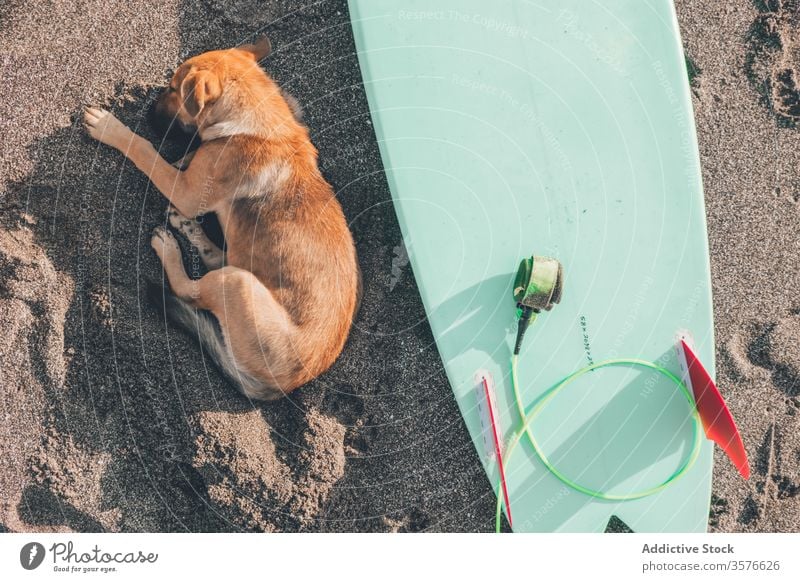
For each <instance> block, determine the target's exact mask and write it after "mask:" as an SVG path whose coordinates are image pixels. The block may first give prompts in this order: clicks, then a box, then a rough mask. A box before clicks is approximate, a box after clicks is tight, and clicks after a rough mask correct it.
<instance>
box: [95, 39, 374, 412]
mask: <svg viewBox="0 0 800 582" xmlns="http://www.w3.org/2000/svg"><path fill="white" fill-rule="evenodd" d="M269 51H270V45H269V41H268V40H267V39H266V38H262V39H260V40H259V41H258V42H257V43H255V44H252V45H246V46H242V47H238V48H234V49H230V50H222V51H212V52H207V53H204V54H201V55H199V56H196V57H193V58H191V59H189V60H187V61H186V62H185V63H183V64H182V65H181V66H180V67H179V68H178V69H177V71H176V72H175V74H174V76H173V77H172V80H171V81H170V85H169V89H167V90H166V91H165V93H164V94H163V95H162V96H161V98H160V99H159V101H158V103H157V104H156V111H157V112H158V113H160V114H161V115H163V116H166V117H168V118H170V119H173V120H175V121H177V122H178V123H179V124H180V125H181V126H183V127H184V128H186V129H189V128H196V130H197V131H198V133H199V135H200V138H201V142H202V143H201V145H200V147H199V149H198V150H197V151H196V152H195V153H194V154H193V157H192V158H191V159H190V160H184V162H183V167H184V169H183V170H179V169H177V168H175V167H173V166H172V165H170V164H169V163H167V162H166V161H165V160H164V159H163V158H161V156H160V155H159V154H158V152H157V151H156V150H155V148H154V147H153V146H152V145H151V144H150V143H148V142H147V141H145V140H144V139H143V138H141V137H140V136H138V135H136V134H134V133H133V132H132V131H131V130H130V129H128V128H127V127H126V126H124V125H123V124H122V123H121V122H119V121H118V120H117V119H116V118H115V117H114V116H113V115H112V114H111V113H109V112H107V111H104V110H102V109H98V108H87V109H86V111H85V114H84V124H85V126H86V128H87V130H88V131H89V133H90V134H91V136H92V137H94V138H95V139H97V140H99V141H101V142H103V143H105V144H108V145H110V146H112V147H115V148H117V149H118V150H120V151H121V152H122V153H123V154H125V155H126V156H127V157H128V158H129V159H130V160H131V161H132V162H133V163H134V164H135V165H136V166H137V167H138V168H139V169H140V170H141V171H142V172H144V173H145V174H147V176H148V177H149V178H150V180H151V181H152V182H153V184H154V185H155V186H156V188H158V190H160V191H161V193H162V194H163V195H164V196H166V198H167V199H168V200H169V201H170V203H171V208H170V209H169V221H170V223H171V225H172V226H173V227H174V228H175V229H177V230H178V231H180V232H181V233H182V234H184V235H185V236H187V237H188V238H189V240H190V241H191V242H192V244H194V245H195V246H196V247H197V249H198V252H199V253H200V257H201V258H202V259H203V261H204V262H205V264H206V266H207V267H208V268H209V272H208V273H207V274H206V275H205V276H203V277H202V278H200V279H198V280H192V279H190V278H189V277H187V275H186V272H185V271H184V268H183V262H182V258H181V251H180V247H179V246H178V243H177V240H176V239H175V238H174V237H173V235H172V234H171V232H170V231H169V230H167V229H165V228H161V227H159V228H157V229H156V230H155V231H154V234H153V238H152V241H151V244H152V247H153V249H154V250H155V251H156V253H157V254H158V256H159V258H160V259H161V262H162V263H163V266H164V270H165V272H166V274H167V278H168V280H169V284H170V287H171V290H172V292H173V293H174V297H169V296H168V297H167V298H166V301H165V304H166V306H167V308H168V310H169V311H170V312H171V315H172V316H173V317H174V318H175V319H177V320H178V321H180V322H182V323H183V325H184V326H186V327H188V328H190V329H191V330H192V331H195V332H197V333H199V334H200V337H201V340H202V342H203V344H204V346H205V347H206V348H207V349H208V351H209V353H210V354H211V355H212V356H213V358H214V359H215V360H216V361H217V364H218V365H219V367H220V368H221V369H222V370H223V372H225V373H226V374H227V375H228V376H229V377H230V378H232V379H233V380H234V381H235V382H236V383H237V384H238V385H239V387H240V388H241V390H242V391H243V392H244V393H245V394H247V395H248V396H250V397H252V398H260V399H267V400H271V399H275V398H278V397H281V396H283V395H285V394H287V393H289V392H291V391H292V390H294V389H295V388H297V387H298V386H300V385H302V384H304V383H306V382H308V381H309V380H311V379H313V378H315V377H316V376H318V375H319V374H321V373H322V372H324V371H325V370H326V369H327V368H328V367H330V365H331V364H332V363H333V362H334V360H335V359H336V358H337V357H338V356H339V354H340V352H341V351H342V348H343V347H344V344H345V341H346V339H347V336H348V333H349V330H350V327H351V324H352V321H353V318H354V316H355V312H356V310H357V308H358V302H359V295H360V274H359V269H358V262H357V259H356V252H355V247H354V244H353V238H352V236H351V234H350V231H349V230H348V227H347V223H346V221H345V217H344V214H343V212H342V209H341V206H340V205H339V202H338V201H337V200H336V197H335V195H334V192H333V190H332V189H331V186H330V185H329V184H328V183H327V182H326V181H325V180H324V178H323V177H322V175H321V173H320V171H319V168H318V166H317V150H316V148H315V147H314V146H313V145H312V143H311V141H310V139H309V135H308V130H307V128H306V127H305V126H303V125H301V124H300V123H299V121H298V115H297V111H296V103H293V102H287V99H286V97H285V96H284V95H283V94H282V92H281V90H280V89H279V88H278V86H277V85H276V84H275V83H274V82H273V81H272V79H270V78H269V77H268V76H267V74H266V73H265V72H264V71H263V70H262V69H261V68H260V67H259V66H258V61H259V60H261V59H262V58H264V57H265V56H266V55H267V54H268V53H269ZM187 162H188V165H187ZM212 211H213V212H216V213H217V215H218V217H219V222H220V225H221V226H222V229H223V232H224V235H225V241H226V251H225V252H223V251H222V250H220V249H219V248H218V247H217V246H216V245H214V243H212V242H211V241H210V240H209V239H208V238H207V237H206V236H205V234H204V233H203V230H202V227H201V226H200V224H199V223H198V222H197V221H196V220H195V219H196V218H197V217H198V216H199V215H202V214H204V213H206V212H212ZM197 309H200V310H208V311H210V312H211V313H213V315H214V316H215V317H216V320H217V321H218V323H219V325H216V322H214V321H213V320H212V319H210V318H209V317H207V316H205V315H203V313H202V312H198V311H197Z"/></svg>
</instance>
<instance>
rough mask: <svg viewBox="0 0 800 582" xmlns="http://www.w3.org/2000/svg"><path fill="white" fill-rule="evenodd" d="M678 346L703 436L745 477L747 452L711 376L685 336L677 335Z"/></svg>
mask: <svg viewBox="0 0 800 582" xmlns="http://www.w3.org/2000/svg"><path fill="white" fill-rule="evenodd" d="M679 346H680V348H681V349H682V350H683V355H684V357H685V360H686V369H687V372H688V378H689V382H690V383H691V388H692V392H693V393H694V400H695V406H696V407H697V412H698V413H699V415H700V420H701V422H702V423H703V428H704V429H705V431H706V437H707V438H708V439H709V440H711V441H714V442H715V443H717V444H718V445H719V446H720V448H721V449H722V450H723V451H724V452H725V454H726V455H728V458H729V459H730V460H731V462H733V464H734V466H735V467H736V468H737V469H738V470H739V473H740V474H741V475H742V477H744V478H745V479H749V478H750V464H749V463H748V462H747V451H746V450H745V448H744V443H742V437H741V435H740V434H739V429H737V428H736V423H735V422H734V420H733V416H732V415H731V411H730V410H729V409H728V406H727V405H726V404H725V400H724V399H723V398H722V394H720V392H719V389H718V388H717V386H716V385H715V384H714V380H712V379H711V376H710V375H709V373H708V371H707V370H706V369H705V368H704V367H703V364H702V363H701V362H700V360H699V359H698V358H697V355H696V354H695V353H694V350H693V349H692V348H691V347H690V346H689V344H688V343H687V342H686V339H685V338H683V337H682V338H680V340H679Z"/></svg>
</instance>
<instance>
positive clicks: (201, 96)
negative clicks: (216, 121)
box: [181, 71, 222, 117]
mask: <svg viewBox="0 0 800 582" xmlns="http://www.w3.org/2000/svg"><path fill="white" fill-rule="evenodd" d="M220 95H222V83H220V81H219V77H218V76H217V75H216V73H214V72H212V71H193V72H191V73H189V74H188V75H186V77H184V79H183V82H182V83H181V98H182V99H183V103H184V106H185V107H186V111H188V112H189V115H191V116H192V117H197V116H198V115H200V112H201V111H202V110H203V109H204V108H205V107H206V106H207V105H210V104H211V103H213V102H214V101H216V100H217V99H219V96H220Z"/></svg>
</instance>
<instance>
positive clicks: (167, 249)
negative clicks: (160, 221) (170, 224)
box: [150, 226, 181, 263]
mask: <svg viewBox="0 0 800 582" xmlns="http://www.w3.org/2000/svg"><path fill="white" fill-rule="evenodd" d="M150 246H151V247H153V250H154V251H155V252H156V254H157V255H158V258H159V259H161V262H162V263H163V262H165V261H168V260H170V258H172V257H174V256H176V255H177V256H178V257H180V254H181V247H180V246H179V245H178V241H177V239H176V238H175V235H173V234H172V233H171V232H170V231H169V230H167V229H166V228H164V227H163V226H157V227H155V228H154V229H153V237H152V238H151V239H150Z"/></svg>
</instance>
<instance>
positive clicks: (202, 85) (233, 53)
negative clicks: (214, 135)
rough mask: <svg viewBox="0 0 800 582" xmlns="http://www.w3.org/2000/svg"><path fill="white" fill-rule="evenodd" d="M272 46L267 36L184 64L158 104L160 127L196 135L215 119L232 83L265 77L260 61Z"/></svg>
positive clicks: (189, 60)
mask: <svg viewBox="0 0 800 582" xmlns="http://www.w3.org/2000/svg"><path fill="white" fill-rule="evenodd" d="M271 50H272V46H271V44H270V42H269V39H268V38H267V37H266V36H262V37H261V38H260V39H259V40H258V41H256V42H255V43H254V44H247V45H242V46H240V47H236V48H232V49H228V50H216V51H210V52H206V53H202V54H200V55H197V56H195V57H192V58H190V59H188V60H187V61H185V62H184V63H183V64H181V65H180V66H179V67H178V69H177V70H176V71H175V74H174V75H173V76H172V79H170V82H169V87H167V89H165V90H164V92H163V93H162V94H161V96H160V97H159V98H158V100H157V101H156V104H155V107H154V110H153V113H154V114H155V116H156V118H157V121H158V122H159V125H163V126H165V127H171V126H174V124H175V123H177V124H178V125H179V126H180V127H181V129H183V130H184V131H194V130H195V129H197V128H202V127H203V125H204V124H207V123H208V121H209V119H210V118H213V110H214V106H215V104H217V103H218V102H219V101H220V99H221V98H222V96H223V94H224V93H225V90H226V87H228V86H229V85H230V84H231V83H232V82H235V81H238V80H242V79H246V78H247V77H249V76H252V75H254V74H258V75H260V76H262V77H263V75H264V73H263V71H261V69H260V68H259V67H258V61H260V60H261V59H263V58H265V57H266V56H267V55H269V53H270V51H271Z"/></svg>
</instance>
